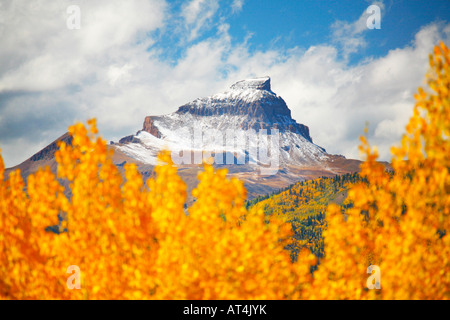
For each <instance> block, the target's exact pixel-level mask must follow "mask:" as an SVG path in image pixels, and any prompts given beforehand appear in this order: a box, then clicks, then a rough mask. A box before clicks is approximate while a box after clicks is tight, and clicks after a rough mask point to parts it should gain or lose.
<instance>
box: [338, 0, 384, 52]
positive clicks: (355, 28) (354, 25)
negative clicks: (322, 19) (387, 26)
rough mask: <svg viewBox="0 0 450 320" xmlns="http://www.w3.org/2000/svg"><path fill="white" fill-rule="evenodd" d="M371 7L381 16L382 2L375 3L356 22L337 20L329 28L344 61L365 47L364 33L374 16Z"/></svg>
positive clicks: (382, 10)
mask: <svg viewBox="0 0 450 320" xmlns="http://www.w3.org/2000/svg"><path fill="white" fill-rule="evenodd" d="M371 6H376V7H377V8H379V10H380V15H381V16H382V13H383V12H384V8H385V7H384V3H383V2H382V1H375V2H373V3H372V4H371V5H370V6H369V7H368V8H367V10H365V11H364V12H363V13H362V14H361V16H360V17H359V19H358V20H356V21H354V22H347V21H340V20H337V21H335V22H334V23H333V24H332V26H331V29H332V41H333V43H334V44H335V45H336V46H337V47H338V48H339V49H340V51H341V53H342V56H343V57H344V59H345V60H347V59H348V58H349V56H350V55H351V54H352V53H356V52H358V51H359V50H360V49H361V48H364V47H366V45H367V43H366V40H365V38H364V32H367V30H370V29H369V28H368V20H370V22H372V15H373V14H376V12H374V11H373V10H370V7H371ZM381 16H380V18H381ZM369 24H370V23H369Z"/></svg>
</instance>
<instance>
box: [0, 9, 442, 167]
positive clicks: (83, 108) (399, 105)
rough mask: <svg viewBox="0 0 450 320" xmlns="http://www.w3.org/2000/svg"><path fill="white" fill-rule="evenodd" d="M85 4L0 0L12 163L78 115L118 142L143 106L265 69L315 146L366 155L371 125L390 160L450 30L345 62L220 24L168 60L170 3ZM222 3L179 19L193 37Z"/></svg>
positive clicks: (334, 51)
mask: <svg viewBox="0 0 450 320" xmlns="http://www.w3.org/2000/svg"><path fill="white" fill-rule="evenodd" d="M77 3H78V5H79V6H80V9H81V29H80V30H68V29H67V27H66V18H67V14H66V8H67V6H68V5H69V3H68V2H67V3H65V2H63V1H61V2H59V1H58V2H51V3H48V2H47V1H37V0H34V1H29V0H16V1H3V2H2V3H1V4H0V5H1V7H0V36H1V37H2V48H1V50H0V148H2V154H3V157H4V159H5V163H6V165H7V166H12V165H16V164H18V163H20V162H21V161H24V160H25V159H26V158H28V157H30V156H31V155H32V154H34V153H35V152H37V151H39V150H40V149H41V148H42V147H44V146H46V145H47V144H48V143H50V142H51V141H53V140H54V139H56V138H57V137H59V136H60V135H61V134H63V133H64V132H65V131H66V130H67V127H68V126H69V125H71V124H73V123H74V122H75V121H83V122H84V121H86V120H87V119H89V118H90V117H97V119H98V125H99V129H100V132H101V133H102V134H103V136H104V137H105V138H106V139H107V140H114V141H117V140H118V139H120V138H121V137H123V136H125V135H129V134H132V133H135V132H136V131H137V130H139V129H140V128H141V125H142V122H143V119H144V117H145V116H147V115H158V114H166V113H170V112H173V111H175V110H176V109H177V107H178V106H180V105H182V104H184V103H186V102H189V101H192V100H194V99H195V98H197V97H201V96H207V95H210V94H214V93H216V92H218V91H223V90H226V89H227V88H228V87H229V86H230V85H231V84H233V83H234V82H236V81H238V80H241V79H244V78H248V77H254V76H265V75H269V76H271V78H272V90H273V91H274V92H276V93H277V94H279V95H280V96H281V97H283V99H284V100H285V101H286V102H287V104H288V106H289V107H290V108H291V110H292V115H293V117H294V119H296V120H297V121H298V122H300V123H303V124H306V125H308V126H309V127H310V132H311V135H312V137H313V140H314V142H315V143H316V144H318V145H320V146H322V147H324V148H326V149H327V151H328V152H330V153H337V154H343V155H345V156H347V157H350V158H358V156H359V155H358V150H357V146H358V143H359V139H358V137H359V135H360V134H362V133H363V129H364V126H365V124H366V122H369V129H370V130H369V139H370V141H371V142H373V143H374V144H377V145H378V146H379V150H380V152H381V156H382V158H383V159H384V160H389V147H390V146H391V145H392V144H393V143H395V142H396V141H399V139H400V135H401V133H402V132H403V130H402V129H403V127H404V125H405V124H406V122H407V120H408V118H409V116H410V115H411V112H412V106H413V103H414V102H413V99H412V94H413V93H414V92H415V90H416V88H417V86H419V85H421V84H422V81H423V78H424V74H425V72H426V70H427V61H428V60H427V59H428V53H429V52H431V50H432V47H433V45H434V44H436V43H437V42H438V40H441V39H442V40H444V41H445V42H447V41H448V40H449V38H450V25H445V24H431V25H428V26H425V27H423V28H422V29H421V30H420V31H419V32H418V33H417V34H416V36H415V38H414V41H413V42H412V43H411V44H410V45H409V46H406V47H404V48H398V49H396V50H392V51H390V52H389V53H388V54H387V55H386V56H384V57H381V58H378V59H369V60H366V61H364V62H361V63H359V64H357V65H349V64H348V63H347V61H346V60H345V59H342V58H341V55H340V50H341V48H340V47H339V46H338V45H337V44H336V43H331V44H323V45H318V46H314V47H310V48H307V49H303V48H291V49H290V50H283V51H278V50H277V49H271V50H266V51H258V50H256V51H255V50H250V49H249V45H248V43H247V42H246V41H244V42H242V43H235V42H233V39H232V37H231V36H230V35H229V33H228V25H227V24H226V23H223V22H222V23H220V24H218V25H217V26H216V29H217V32H216V33H215V34H214V35H212V36H209V37H208V38H206V39H202V40H200V41H196V42H192V43H190V44H189V45H188V46H187V47H186V48H185V51H184V52H183V54H182V55H180V57H178V59H177V60H176V61H175V63H172V62H167V61H166V60H162V59H161V50H162V49H161V47H157V46H155V45H154V44H155V43H157V42H158V41H159V39H158V38H157V37H156V36H154V35H153V33H152V32H154V31H157V30H164V29H165V28H166V27H167V24H168V23H171V22H170V21H171V20H170V19H172V18H173V13H170V12H168V10H167V5H166V4H165V3H164V2H163V1H158V0H147V1H143V0H142V1H119V0H109V1H106V0H105V1H95V4H94V3H93V1H87V0H86V1H81V0H80V1H78V2H77ZM70 4H72V3H70ZM188 8H189V9H188ZM217 10H218V9H217V8H216V7H215V6H214V5H213V4H211V3H210V2H208V1H195V0H193V1H191V2H189V3H188V4H187V5H185V6H183V7H182V10H181V13H179V19H181V20H183V21H185V23H186V28H187V30H190V32H189V34H190V35H191V34H193V35H194V37H196V36H197V35H198V34H199V33H200V32H201V30H202V26H203V27H205V26H204V24H205V23H207V21H208V19H211V18H210V17H212V16H214V14H216V11H217ZM168 17H170V19H169V18H168ZM196 18H197V20H196ZM202 19H203V20H202ZM355 28H356V27H355ZM356 29H357V28H356ZM356 29H355V30H356ZM170 30H172V31H173V29H170ZM195 30H197V31H195ZM192 32H193V33H192ZM356 34H358V33H356ZM344 36H345V35H344V34H343V35H342V37H344ZM348 36H349V37H354V35H353V34H352V33H349V34H348ZM343 41H344V40H343Z"/></svg>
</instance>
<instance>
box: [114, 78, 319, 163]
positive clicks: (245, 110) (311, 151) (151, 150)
mask: <svg viewBox="0 0 450 320" xmlns="http://www.w3.org/2000/svg"><path fill="white" fill-rule="evenodd" d="M262 129H266V131H263V133H265V132H267V133H269V132H272V131H273V129H277V130H278V132H279V134H280V137H279V154H280V163H281V164H287V163H294V164H305V163H311V161H320V160H321V159H323V157H326V156H327V153H326V152H325V149H323V148H321V147H319V146H317V145H315V144H314V143H313V140H312V138H311V136H310V134H309V129H308V127H307V126H306V125H303V124H300V123H297V122H296V121H295V120H294V119H292V117H291V110H290V109H289V108H288V106H287V105H286V102H285V101H284V100H283V99H282V98H281V97H280V96H278V95H277V94H276V93H274V92H273V91H272V89H271V86H270V78H269V77H262V78H256V79H247V80H243V81H239V82H236V83H235V84H233V85H232V86H231V87H230V88H229V89H228V90H227V91H225V92H223V93H218V94H214V95H212V96H209V97H204V98H198V99H196V100H194V101H192V102H189V103H187V104H184V105H182V106H181V107H179V108H178V110H177V111H176V112H174V113H171V114H168V115H163V116H148V117H146V118H145V120H144V124H143V128H142V130H140V131H138V133H137V134H136V135H134V136H128V137H125V138H123V139H121V140H120V141H119V145H117V148H119V149H120V151H122V152H124V153H125V154H127V155H129V156H131V157H134V158H136V159H138V160H139V161H141V162H144V163H149V164H154V163H156V160H155V157H156V154H157V153H158V151H159V150H160V149H161V148H169V149H171V150H172V151H177V150H179V151H182V150H185V149H186V148H190V149H191V150H195V152H201V151H213V152H224V153H227V152H231V153H233V154H235V155H236V154H245V155H246V156H247V158H249V157H248V154H249V149H252V148H253V149H252V150H254V149H255V148H259V147H260V146H261V145H260V144H259V142H256V141H252V138H248V137H245V138H243V139H244V140H246V141H244V142H243V141H238V144H239V143H241V142H242V143H244V144H245V143H246V144H245V145H244V144H242V143H241V144H240V145H238V146H236V145H233V146H231V147H229V146H224V145H223V146H218V144H217V139H216V138H217V135H216V136H215V137H211V136H210V137H209V140H208V138H207V139H206V140H208V141H205V139H204V140H202V141H200V142H198V141H197V140H195V137H194V136H195V133H193V132H194V131H195V130H197V132H198V131H201V132H203V133H206V132H211V131H212V130H216V131H219V132H221V133H225V132H232V133H233V134H236V136H239V137H242V136H244V135H246V134H247V135H248V134H249V133H250V134H253V133H258V132H262V131H261V130H262ZM193 137H194V138H193ZM215 139H216V140H215ZM236 139H241V138H236ZM249 139H250V141H247V140H249ZM241 140H242V139H241ZM277 148H278V147H277Z"/></svg>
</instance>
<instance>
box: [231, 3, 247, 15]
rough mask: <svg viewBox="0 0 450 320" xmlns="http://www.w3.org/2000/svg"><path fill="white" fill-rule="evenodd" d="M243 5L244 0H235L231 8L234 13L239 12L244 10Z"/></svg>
mask: <svg viewBox="0 0 450 320" xmlns="http://www.w3.org/2000/svg"><path fill="white" fill-rule="evenodd" d="M243 6H244V0H233V3H232V4H231V10H232V11H233V13H237V12H240V11H241V10H242V7H243Z"/></svg>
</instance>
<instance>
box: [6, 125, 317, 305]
mask: <svg viewBox="0 0 450 320" xmlns="http://www.w3.org/2000/svg"><path fill="white" fill-rule="evenodd" d="M89 125H90V129H89V130H87V129H86V128H85V127H84V125H82V124H76V125H75V126H72V127H71V128H70V129H69V132H70V134H71V135H72V136H73V140H72V145H67V144H65V143H64V142H63V143H61V145H60V149H59V151H58V152H57V153H56V154H55V158H56V161H57V162H58V178H60V179H65V180H67V181H68V182H69V184H70V185H69V188H70V194H71V197H70V198H66V196H65V195H64V188H63V187H62V186H61V185H60V184H59V182H58V180H57V179H56V177H55V176H54V175H53V174H52V173H51V172H50V170H49V169H48V168H47V169H42V170H39V171H38V172H36V173H35V174H32V175H30V176H29V178H28V185H27V190H26V192H25V191H24V183H23V181H22V179H21V178H20V173H19V172H18V171H15V172H13V173H12V174H11V175H10V177H9V179H8V180H6V181H4V180H3V179H1V180H0V205H1V207H0V209H1V211H0V219H1V220H0V221H1V222H0V223H1V224H0V236H1V237H2V238H1V241H0V246H1V247H0V254H1V255H0V297H1V298H6V299H284V298H297V297H299V293H298V290H297V289H298V288H297V284H298V283H303V282H305V283H306V282H308V281H309V279H310V278H311V275H310V273H309V267H308V264H306V265H304V266H303V265H294V264H292V263H291V261H290V256H289V253H288V252H287V251H286V250H284V246H285V245H286V243H285V240H286V239H287V238H289V236H290V230H289V228H288V226H287V225H284V224H282V223H278V222H276V221H273V222H272V223H270V224H266V223H265V222H264V215H263V213H262V212H256V211H255V212H251V213H249V212H247V210H246V209H245V207H244V201H245V198H246V190H245V188H244V186H243V183H242V182H241V181H238V180H236V179H231V180H230V179H228V178H227V177H226V174H227V172H226V170H218V171H215V170H214V169H213V167H212V166H210V165H206V164H205V167H204V172H202V173H201V174H200V175H199V179H200V183H199V185H198V187H197V188H196V189H195V190H194V191H193V194H194V196H195V197H196V202H195V204H194V205H192V207H190V208H188V209H186V210H185V208H184V206H185V201H186V185H185V184H184V182H183V181H182V180H181V178H180V177H179V176H178V175H177V168H176V167H175V166H174V165H173V163H172V160H171V157H170V153H169V152H163V153H161V154H160V155H159V161H160V165H159V166H157V167H156V168H155V173H156V176H155V177H154V178H150V179H148V180H147V182H146V183H144V182H143V180H142V176H141V175H140V174H139V172H138V171H137V168H136V166H135V165H134V164H128V165H125V178H126V179H125V180H123V179H122V176H121V174H120V172H119V171H118V169H117V167H116V166H114V164H113V163H112V160H111V157H110V154H109V151H108V149H107V148H106V143H105V141H103V140H102V139H101V138H98V137H96V132H97V129H96V126H95V120H91V121H90V122H89ZM0 168H1V169H0V170H2V171H1V173H3V170H4V169H3V166H1V167H0ZM58 214H59V215H61V216H63V217H64V220H63V221H62V222H61V225H60V226H59V230H60V231H61V233H60V234H55V233H52V232H47V231H45V228H46V227H48V226H51V225H58ZM306 255H307V254H306ZM72 265H75V266H78V267H79V268H80V271H81V283H80V285H81V288H80V289H69V288H68V286H67V279H68V278H69V276H70V274H67V273H66V270H67V268H68V267H69V266H72Z"/></svg>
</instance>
